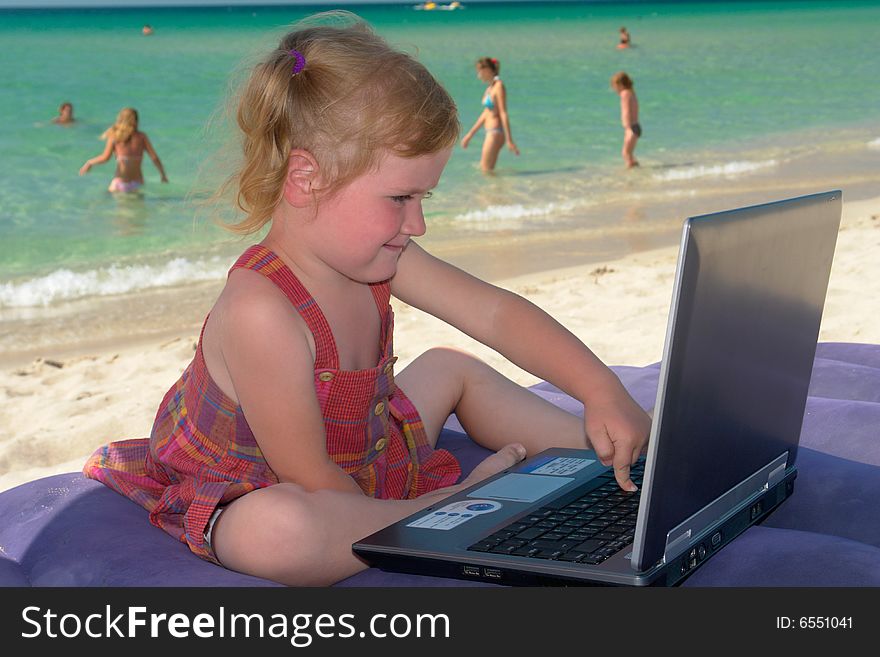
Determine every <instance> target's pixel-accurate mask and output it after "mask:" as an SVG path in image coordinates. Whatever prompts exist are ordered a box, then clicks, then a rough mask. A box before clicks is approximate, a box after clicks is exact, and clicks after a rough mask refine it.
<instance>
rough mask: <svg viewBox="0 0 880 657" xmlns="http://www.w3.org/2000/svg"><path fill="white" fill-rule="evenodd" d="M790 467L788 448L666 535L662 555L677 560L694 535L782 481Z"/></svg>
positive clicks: (665, 560) (666, 559) (701, 532)
mask: <svg viewBox="0 0 880 657" xmlns="http://www.w3.org/2000/svg"><path fill="white" fill-rule="evenodd" d="M787 467H788V451H785V452H783V453H782V454H780V455H779V456H778V457H776V458H775V459H773V460H772V461H771V462H770V463H768V464H767V465H765V466H764V467H763V468H761V469H760V470H758V471H757V472H755V474H753V475H752V476H751V477H749V478H748V479H746V480H745V481H743V482H741V483H739V484H737V485H736V486H734V487H733V488H731V489H730V490H729V491H727V492H726V493H723V494H722V495H720V496H719V497H717V498H716V499H715V500H713V501H712V502H710V503H709V504H707V505H706V506H704V507H703V508H702V509H700V510H699V511H697V512H696V513H695V514H694V515H692V516H691V517H690V518H688V519H687V520H685V521H684V522H683V523H681V524H680V525H678V526H677V527H675V529H673V530H672V531H670V532H669V533H668V534H667V535H666V551H665V552H664V554H663V561H664V562H667V563H668V562H670V561H672V560H673V559H675V558H676V557H677V556H678V555H680V554H681V553H683V552H685V551H686V550H687V549H688V546H689V545H690V543H691V541H690V539H691V538H696V537H698V536H701V535H702V534H703V532H705V531H706V530H707V529H709V528H710V527H711V526H712V525H714V524H716V523H717V521H718V520H719V518H722V517H726V516H728V515H729V514H731V513H733V512H735V511H738V510H739V509H740V508H742V507H743V505H744V504H746V503H748V502H750V501H751V500H752V498H754V497H756V496H758V495H760V494H762V493H763V492H764V491H766V490H768V489H770V488H771V487H772V486H775V485H776V484H777V483H779V482H780V481H781V480H782V478H783V477H784V476H785V472H786V469H787Z"/></svg>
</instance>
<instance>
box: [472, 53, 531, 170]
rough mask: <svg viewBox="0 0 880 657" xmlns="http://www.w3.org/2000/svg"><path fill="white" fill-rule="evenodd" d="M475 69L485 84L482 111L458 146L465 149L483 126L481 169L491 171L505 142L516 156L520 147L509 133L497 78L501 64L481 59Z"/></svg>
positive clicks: (503, 96)
mask: <svg viewBox="0 0 880 657" xmlns="http://www.w3.org/2000/svg"><path fill="white" fill-rule="evenodd" d="M476 66H477V77H478V78H480V80H482V81H483V82H484V83H486V85H487V87H486V91H485V93H484V94H483V101H482V105H483V111H482V112H481V113H480V116H479V118H478V119H477V122H476V123H474V125H473V127H472V128H471V129H470V130H468V131H467V134H466V135H465V136H464V138H463V139H462V140H461V147H462V148H467V147H468V144H469V143H470V141H471V139H473V137H474V135H475V134H476V133H477V130H479V129H480V126H483V127H484V128H485V130H486V138H485V140H484V141H483V153H482V155H481V156H480V169H482V170H483V171H493V170H494V169H495V163H496V162H498V153H500V152H501V147H502V146H503V145H504V143H505V142H507V148H509V149H510V150H511V151H512V152H513V153H514V154H516V155H519V148H517V146H516V144H515V143H514V141H513V135H512V134H511V132H510V116H509V115H508V113H507V92H506V91H505V89H504V83H503V82H502V81H501V78H500V77H498V73H499V71H500V70H501V64H500V63H499V62H498V60H497V59H494V58H491V57H482V58H480V59H478V60H477V64H476Z"/></svg>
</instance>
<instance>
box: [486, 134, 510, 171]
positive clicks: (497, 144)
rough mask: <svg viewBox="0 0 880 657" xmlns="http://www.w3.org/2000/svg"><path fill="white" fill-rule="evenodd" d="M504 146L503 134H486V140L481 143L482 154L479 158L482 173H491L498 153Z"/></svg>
mask: <svg viewBox="0 0 880 657" xmlns="http://www.w3.org/2000/svg"><path fill="white" fill-rule="evenodd" d="M502 146H504V133H503V132H496V131H493V132H487V133H486V139H485V140H484V141H483V153H482V155H481V157H480V169H482V170H483V171H493V170H494V169H495V164H496V163H497V162H498V153H500V152H501V147H502Z"/></svg>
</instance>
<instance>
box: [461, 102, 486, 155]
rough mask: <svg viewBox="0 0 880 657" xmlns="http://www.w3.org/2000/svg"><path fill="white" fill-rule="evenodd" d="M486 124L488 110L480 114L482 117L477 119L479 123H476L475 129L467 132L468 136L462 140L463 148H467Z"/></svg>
mask: <svg viewBox="0 0 880 657" xmlns="http://www.w3.org/2000/svg"><path fill="white" fill-rule="evenodd" d="M485 122H486V110H483V111H482V112H480V116H479V118H478V119H477V122H476V123H474V125H473V127H472V128H471V129H470V130H468V131H467V134H466V135H465V136H464V137H462V139H461V147H462V148H467V147H468V144H469V143H470V141H471V139H473V138H474V135H475V134H477V130H479V129H480V128H481V127H482V126H483V124H484V123H485Z"/></svg>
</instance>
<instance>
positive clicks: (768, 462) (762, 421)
mask: <svg viewBox="0 0 880 657" xmlns="http://www.w3.org/2000/svg"><path fill="white" fill-rule="evenodd" d="M840 213H841V192H840V191H831V192H825V193H822V194H814V195H810V196H803V197H799V198H794V199H789V200H785V201H779V202H775V203H768V204H765V205H758V206H752V207H747V208H741V209H737V210H731V211H728V212H719V213H715V214H710V215H703V216H698V217H691V218H689V219H688V220H687V221H686V222H685V224H684V228H683V231H682V241H681V248H680V251H679V259H678V265H677V269H676V277H675V284H674V289H673V296H672V303H671V306H670V311H669V323H668V326H667V333H666V343H665V346H664V353H663V360H662V364H661V369H660V381H659V385H658V390H657V402H656V404H655V410H654V422H653V425H652V428H651V438H650V442H649V445H648V457H647V464H646V469H645V478H644V483H643V488H642V493H641V500H640V507H639V516H638V524H637V532H636V535H635V541H634V546H633V558H632V564H633V567H634V568H635V569H636V570H638V571H644V570H647V569H649V568H650V567H652V566H653V565H655V564H656V563H657V562H658V561H661V560H662V559H663V558H664V555H667V557H668V558H671V557H672V556H674V555H669V554H667V544H668V543H669V544H671V542H673V541H674V540H676V538H677V537H676V536H674V535H672V534H670V532H678V533H679V534H680V536H679V537H678V538H681V537H684V536H686V535H692V534H693V535H695V534H696V533H698V532H699V531H701V529H705V527H701V526H700V525H701V523H706V522H711V521H712V520H717V519H718V515H717V514H718V513H723V512H724V508H723V507H724V506H725V505H731V504H736V503H737V500H738V498H741V497H742V493H741V492H740V493H737V492H736V491H737V488H738V487H740V486H741V484H742V482H744V481H750V483H749V485H751V486H754V485H762V482H763V481H766V479H767V477H770V476H774V475H773V474H772V473H773V471H774V470H775V471H776V472H778V471H779V468H780V464H784V467H786V468H787V467H791V466H792V464H793V462H794V459H795V456H796V452H797V445H798V440H799V437H800V431H801V424H802V422H803V414H804V408H805V405H806V400H807V391H808V389H809V383H810V375H811V372H812V366H813V359H814V357H815V352H816V342H817V339H818V335H819V324H820V321H821V318H822V309H823V307H824V304H825V293H826V291H827V287H828V278H829V274H830V271H831V261H832V258H833V256H834V247H835V244H836V241H837V232H838V229H839V225H840ZM661 445H662V447H661ZM756 473H757V474H756ZM765 475H766V476H765ZM759 480H760V481H759ZM734 493H736V494H734ZM713 503H714V504H713ZM707 508H711V509H712V513H711V514H710V513H705V512H704V513H701V511H703V510H706V509H707ZM708 516H712V517H711V518H709V517H708ZM689 523H693V526H690V524H689ZM683 549H684V548H682V550H683Z"/></svg>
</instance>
